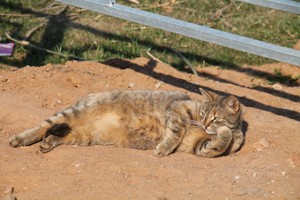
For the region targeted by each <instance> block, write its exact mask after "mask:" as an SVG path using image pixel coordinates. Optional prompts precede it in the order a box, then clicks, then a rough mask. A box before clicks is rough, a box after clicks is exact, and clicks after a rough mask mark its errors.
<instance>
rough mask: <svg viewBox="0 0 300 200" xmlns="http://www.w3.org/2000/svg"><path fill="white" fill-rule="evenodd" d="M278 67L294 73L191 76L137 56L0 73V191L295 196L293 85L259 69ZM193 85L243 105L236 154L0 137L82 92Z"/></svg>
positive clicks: (298, 179) (80, 195)
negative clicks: (22, 142) (16, 141)
mask: <svg viewBox="0 0 300 200" xmlns="http://www.w3.org/2000/svg"><path fill="white" fill-rule="evenodd" d="M278 67H281V68H282V69H284V70H286V71H284V70H282V72H283V73H289V74H292V75H297V74H300V72H299V69H298V68H296V67H293V66H291V65H286V64H277V65H265V66H261V67H249V66H244V67H241V68H239V69H235V70H220V69H218V68H207V69H206V68H204V69H198V71H199V73H200V76H199V77H196V76H194V75H191V74H187V73H183V72H179V71H176V70H175V69H173V68H171V67H169V66H166V65H163V64H160V63H156V62H154V61H151V60H147V59H145V58H138V59H135V60H132V61H129V60H118V59H115V60H110V61H107V62H106V64H99V63H93V62H67V63H66V64H65V65H51V64H49V65H46V66H43V67H25V68H22V69H18V70H14V71H1V72H0V90H1V93H0V144H1V145H0V152H1V154H0V191H4V190H5V188H7V187H11V186H13V187H14V188H15V191H14V192H15V193H14V194H15V195H16V196H17V198H18V199H196V198H197V199H265V198H266V199H299V198H300V188H299V187H300V170H299V167H300V146H299V144H300V137H299V133H300V132H299V130H300V123H299V121H300V106H299V102H300V90H299V87H298V86H295V85H294V86H293V87H292V86H287V85H284V84H276V85H274V86H271V85H268V84H266V81H265V79H264V78H263V77H265V76H266V75H268V76H273V75H274V74H272V73H273V72H274V69H277V68H278ZM258 70H259V71H260V73H257V71H258ZM199 86H201V87H203V88H204V89H209V90H211V91H214V92H217V93H219V94H224V95H229V94H233V95H236V96H238V97H239V98H240V100H241V102H242V103H243V104H244V111H245V114H244V116H245V123H244V129H245V131H246V143H245V145H244V146H243V148H242V149H241V151H239V152H238V153H236V154H234V155H231V156H224V157H219V158H213V159H208V158H201V157H196V156H193V155H189V154H184V153H176V154H172V155H170V156H168V157H164V158H156V157H155V156H154V155H153V152H152V151H141V150H133V149H122V148H116V147H109V146H92V147H76V146H60V147H58V148H56V149H55V150H54V151H52V152H50V153H47V154H42V153H40V152H38V145H32V146H30V147H21V148H17V149H14V148H11V147H9V145H8V138H9V137H10V136H12V135H13V134H16V133H19V132H21V131H24V130H26V129H29V128H32V127H35V126H37V125H38V124H39V123H40V122H41V121H42V120H43V119H45V118H46V117H48V116H50V115H51V114H53V113H55V112H56V111H59V110H61V109H63V108H65V107H67V106H69V105H71V104H73V103H74V102H75V101H76V100H78V99H79V98H80V97H82V96H84V95H86V94H88V93H92V92H101V91H110V90H113V89H129V90H132V89H152V90H156V89H163V90H179V91H182V92H185V93H188V94H190V95H191V96H193V97H194V98H198V97H199V95H198V87H199ZM0 196H1V195H0Z"/></svg>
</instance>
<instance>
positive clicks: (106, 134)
mask: <svg viewBox="0 0 300 200" xmlns="http://www.w3.org/2000/svg"><path fill="white" fill-rule="evenodd" d="M93 121H94V122H93V125H92V126H91V128H92V130H90V132H91V136H92V137H91V139H92V142H91V143H92V144H105V145H116V146H120V147H129V148H135V149H154V148H155V146H156V145H157V144H158V143H159V142H160V141H161V140H162V134H163V131H164V129H165V127H164V123H163V119H162V118H161V117H160V116H158V115H155V114H152V115H151V114H149V115H140V116H130V117H124V116H121V115H120V114H118V113H116V112H110V113H106V114H103V115H101V116H97V117H95V118H94V120H93Z"/></svg>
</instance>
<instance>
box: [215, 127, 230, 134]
mask: <svg viewBox="0 0 300 200" xmlns="http://www.w3.org/2000/svg"><path fill="white" fill-rule="evenodd" d="M217 135H218V136H232V133H231V130H230V129H229V128H228V127H227V126H221V127H219V128H218V129H217Z"/></svg>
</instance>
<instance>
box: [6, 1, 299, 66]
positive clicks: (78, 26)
mask: <svg viewBox="0 0 300 200" xmlns="http://www.w3.org/2000/svg"><path fill="white" fill-rule="evenodd" d="M169 2H170V1H168V0H140V4H139V5H134V4H130V3H128V2H125V1H121V0H119V1H118V3H121V4H125V5H128V6H131V7H136V8H138V9H142V10H146V11H150V12H154V13H158V14H162V15H167V16H170V17H173V18H177V19H181V20H185V21H189V22H192V23H196V24H201V25H205V26H208V27H211V28H215V29H219V30H224V31H227V32H232V33H235V34H238V35H243V36H247V37H251V38H255V39H259V40H262V41H266V42H270V43H274V44H278V45H281V46H286V47H292V46H293V45H294V44H296V42H297V40H299V38H300V29H299V27H300V17H299V16H297V15H294V14H288V13H285V12H281V11H274V10H271V9H268V8H263V7H259V6H254V5H250V4H246V3H241V2H238V1H236V2H234V3H233V4H232V6H231V7H230V8H229V9H227V10H225V11H224V12H223V13H222V14H221V15H220V16H217V17H213V16H214V15H215V13H216V12H217V11H219V10H220V9H222V8H224V7H225V6H227V5H228V4H229V3H230V1H228V0H224V1H219V0H203V1H199V0H189V1H183V0H181V1H175V3H174V4H170V3H169ZM52 3H55V2H54V1H53V0H51V1H39V0H3V1H2V2H1V4H0V13H6V14H8V15H7V16H1V18H0V30H1V32H0V36H1V37H2V41H1V42H7V41H8V40H7V39H6V38H5V36H4V31H8V32H10V34H11V36H12V37H14V38H16V39H19V40H22V39H23V37H24V36H25V34H26V33H27V32H28V31H29V30H30V29H32V28H34V27H36V26H38V25H39V24H41V23H45V26H44V27H42V28H40V29H38V30H37V31H35V32H34V33H33V34H32V35H31V37H30V38H29V39H28V41H29V42H30V43H31V44H34V45H36V46H38V47H41V48H45V49H49V50H53V51H58V52H60V53H63V54H66V55H74V56H76V57H80V58H83V59H86V60H93V61H104V60H107V59H110V58H126V59H132V58H136V57H140V56H145V57H147V53H146V52H147V51H148V49H151V54H153V55H154V56H155V57H157V58H159V59H160V60H162V61H164V62H166V63H169V64H171V65H172V66H174V67H176V68H177V69H180V70H182V69H185V66H186V63H185V62H183V61H182V59H181V58H180V57H178V55H177V54H176V53H174V51H172V49H171V48H173V49H176V51H178V52H180V53H181V54H182V55H183V56H184V57H185V58H187V59H188V60H189V61H190V62H191V63H192V65H193V66H210V65H218V66H220V67H222V68H235V67H238V66H240V65H242V64H253V65H260V64H265V63H272V62H275V61H273V60H270V59H266V58H263V57H259V56H255V55H251V54H248V53H244V52H240V51H237V50H233V49H229V48H225V47H221V46H218V45H214V44H211V43H207V42H203V41H199V40H195V39H192V38H188V37H184V36H181V35H178V34H174V33H170V32H166V31H162V30H159V29H156V28H151V27H147V26H144V25H140V24H136V23H132V22H128V21H125V20H122V19H116V18H114V17H110V16H105V15H101V14H99V13H95V12H92V11H88V10H82V9H80V8H76V7H72V6H69V7H68V9H67V10H65V12H62V13H61V14H60V15H56V13H57V12H59V10H60V9H61V8H62V6H61V4H58V3H55V4H54V5H53V6H52V7H49V5H51V4H52ZM45 8H48V9H45ZM9 14H22V16H10V15H9ZM0 59H1V64H2V65H12V66H16V67H23V66H26V65H33V66H40V65H44V64H47V63H55V64H58V63H64V62H65V61H67V60H68V58H65V57H60V56H57V55H52V54H49V53H46V52H43V51H40V50H35V49H33V48H30V47H23V46H21V45H16V48H15V51H14V55H13V56H12V57H1V58H0ZM69 59H72V58H69ZM203 63H205V64H203ZM1 64H0V65H1Z"/></svg>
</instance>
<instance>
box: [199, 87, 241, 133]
mask: <svg viewBox="0 0 300 200" xmlns="http://www.w3.org/2000/svg"><path fill="white" fill-rule="evenodd" d="M200 91H201V94H202V95H203V97H204V100H203V106H202V107H201V109H200V116H201V117H202V119H203V128H204V129H205V131H206V132H207V133H208V134H216V131H217V129H218V128H219V127H221V126H226V127H228V128H229V129H239V128H240V126H241V123H242V106H241V104H240V102H239V100H238V99H237V98H236V97H235V96H232V95H231V96H228V97H223V96H220V95H217V94H215V93H212V92H208V91H205V90H203V89H201V88H200Z"/></svg>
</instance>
